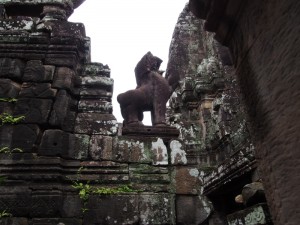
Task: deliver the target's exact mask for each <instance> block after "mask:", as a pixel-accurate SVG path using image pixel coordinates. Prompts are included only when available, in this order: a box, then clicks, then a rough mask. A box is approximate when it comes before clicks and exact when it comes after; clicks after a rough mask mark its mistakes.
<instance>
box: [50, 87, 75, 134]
mask: <svg viewBox="0 0 300 225" xmlns="http://www.w3.org/2000/svg"><path fill="white" fill-rule="evenodd" d="M76 103H77V101H75V100H74V99H72V98H71V96H70V95H69V94H68V93H67V91H66V90H60V91H59V92H58V93H57V96H56V99H55V102H54V105H53V109H52V112H51V116H50V119H49V123H50V124H51V125H52V126H56V127H60V128H62V129H63V130H65V131H73V127H74V124H75V112H72V111H71V110H72V109H73V110H74V109H76Z"/></svg>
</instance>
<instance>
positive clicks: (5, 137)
mask: <svg viewBox="0 0 300 225" xmlns="http://www.w3.org/2000/svg"><path fill="white" fill-rule="evenodd" d="M12 133H13V125H3V126H0V148H2V147H9V148H10V145H11V140H12Z"/></svg>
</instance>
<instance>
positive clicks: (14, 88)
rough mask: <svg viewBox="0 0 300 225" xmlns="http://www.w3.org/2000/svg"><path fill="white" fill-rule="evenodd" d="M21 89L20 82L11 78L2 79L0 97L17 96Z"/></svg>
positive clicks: (0, 80)
mask: <svg viewBox="0 0 300 225" xmlns="http://www.w3.org/2000/svg"><path fill="white" fill-rule="evenodd" d="M20 89H21V85H20V84H18V83H16V82H14V81H12V80H10V79H0V98H16V97H18V95H19V91H20Z"/></svg>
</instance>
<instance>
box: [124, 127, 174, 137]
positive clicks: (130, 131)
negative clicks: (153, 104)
mask: <svg viewBox="0 0 300 225" xmlns="http://www.w3.org/2000/svg"><path fill="white" fill-rule="evenodd" d="M122 134H123V135H126V136H127V135H128V136H149V137H157V136H159V137H162V138H163V139H164V140H169V139H171V138H177V137H178V135H179V131H178V130H177V129H176V128H174V127H170V126H161V127H160V126H125V127H122Z"/></svg>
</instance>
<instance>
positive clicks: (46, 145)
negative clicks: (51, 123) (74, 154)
mask: <svg viewBox="0 0 300 225" xmlns="http://www.w3.org/2000/svg"><path fill="white" fill-rule="evenodd" d="M73 143H74V140H72V138H71V134H70V133H67V132H64V131H62V130H46V131H45V132H44V134H43V136H42V140H41V144H40V146H39V149H38V154H39V155H43V156H63V155H67V152H68V150H69V149H73V147H74V145H73Z"/></svg>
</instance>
